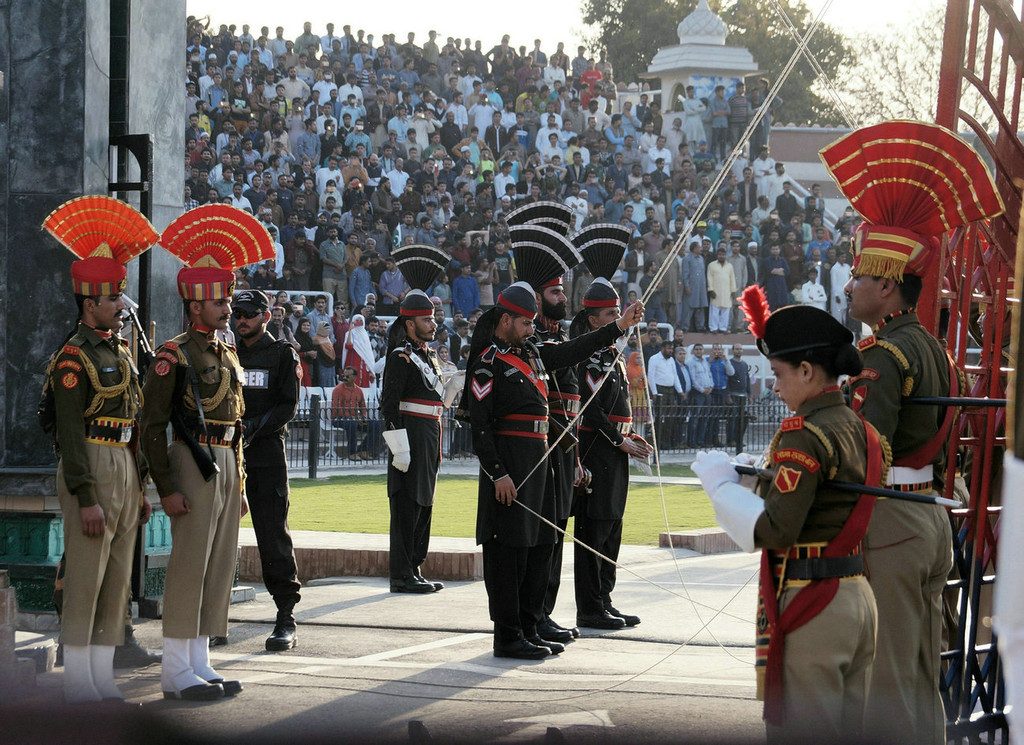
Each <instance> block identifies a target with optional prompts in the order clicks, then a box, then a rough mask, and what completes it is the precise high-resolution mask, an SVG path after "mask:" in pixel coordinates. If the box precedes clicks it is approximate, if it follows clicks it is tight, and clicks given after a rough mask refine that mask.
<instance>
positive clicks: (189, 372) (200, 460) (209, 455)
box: [171, 347, 220, 481]
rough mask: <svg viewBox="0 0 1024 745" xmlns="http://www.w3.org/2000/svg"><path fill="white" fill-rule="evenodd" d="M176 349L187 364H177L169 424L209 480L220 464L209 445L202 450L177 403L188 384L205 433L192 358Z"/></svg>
mask: <svg viewBox="0 0 1024 745" xmlns="http://www.w3.org/2000/svg"><path fill="white" fill-rule="evenodd" d="M178 350H179V351H180V352H181V353H182V355H184V357H185V361H186V362H187V363H188V365H187V366H186V367H185V370H184V371H182V369H181V366H180V365H179V366H178V371H177V378H175V381H174V401H175V405H174V406H172V407H171V426H172V427H173V428H174V434H176V435H177V436H178V439H179V440H181V441H182V442H184V443H185V446H186V447H187V448H188V451H189V452H190V453H191V454H192V460H194V461H195V462H196V467H197V468H198V469H199V473H200V474H201V475H202V477H203V480H204V481H210V480H211V479H213V477H214V476H216V475H217V474H218V473H220V466H218V465H217V463H216V461H214V459H213V452H212V451H211V450H210V447H209V445H207V448H206V450H203V448H202V447H201V446H200V445H199V442H198V441H197V440H196V438H195V437H193V436H192V432H191V431H190V429H189V427H188V423H187V422H186V421H185V406H184V403H178V402H181V401H182V399H183V397H184V394H185V386H186V385H188V386H189V387H190V388H191V390H192V395H193V396H194V397H195V399H196V409H197V410H198V411H199V428H200V430H202V432H203V434H206V414H205V412H203V399H202V396H200V394H199V381H198V380H197V379H196V371H195V368H194V367H193V366H192V360H191V359H190V358H189V356H188V352H186V351H185V350H184V349H182V348H181V347H178Z"/></svg>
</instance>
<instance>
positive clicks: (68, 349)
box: [60, 344, 82, 355]
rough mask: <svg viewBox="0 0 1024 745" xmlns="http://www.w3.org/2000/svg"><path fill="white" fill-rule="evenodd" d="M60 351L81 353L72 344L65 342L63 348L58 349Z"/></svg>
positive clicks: (62, 352) (74, 353) (63, 352)
mask: <svg viewBox="0 0 1024 745" xmlns="http://www.w3.org/2000/svg"><path fill="white" fill-rule="evenodd" d="M60 353H61V354H73V355H79V354H81V353H82V350H81V349H79V348H78V347H76V346H75V345H74V344H65V345H64V348H63V349H61V350H60Z"/></svg>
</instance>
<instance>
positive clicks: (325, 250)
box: [320, 225, 358, 303]
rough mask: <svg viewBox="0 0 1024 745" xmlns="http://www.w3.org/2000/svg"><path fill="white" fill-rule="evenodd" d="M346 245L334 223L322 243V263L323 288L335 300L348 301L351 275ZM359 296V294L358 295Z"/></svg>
mask: <svg viewBox="0 0 1024 745" xmlns="http://www.w3.org/2000/svg"><path fill="white" fill-rule="evenodd" d="M345 261H346V251H345V245H344V244H343V243H342V242H341V241H339V240H338V229H337V228H336V227H334V226H333V225H332V226H330V227H328V228H327V240H325V241H324V242H323V243H321V244H320V263H321V264H322V265H323V288H324V292H329V293H330V294H331V295H332V296H333V297H334V299H335V301H339V300H340V301H341V302H342V303H348V302H349V300H350V297H352V296H350V294H349V277H348V271H347V270H346V269H345ZM356 297H358V296H356Z"/></svg>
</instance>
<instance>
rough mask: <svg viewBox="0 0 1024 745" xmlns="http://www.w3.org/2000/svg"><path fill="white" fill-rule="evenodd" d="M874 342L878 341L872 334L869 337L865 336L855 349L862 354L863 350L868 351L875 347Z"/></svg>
mask: <svg viewBox="0 0 1024 745" xmlns="http://www.w3.org/2000/svg"><path fill="white" fill-rule="evenodd" d="M876 341H878V340H877V339H876V338H875V335H874V334H872V335H871V336H865V337H864V338H863V339H861V340H860V341H859V342H857V349H859V350H860V351H862V352H863V351H864V350H865V349H870V348H871V347H873V346H875V342H876Z"/></svg>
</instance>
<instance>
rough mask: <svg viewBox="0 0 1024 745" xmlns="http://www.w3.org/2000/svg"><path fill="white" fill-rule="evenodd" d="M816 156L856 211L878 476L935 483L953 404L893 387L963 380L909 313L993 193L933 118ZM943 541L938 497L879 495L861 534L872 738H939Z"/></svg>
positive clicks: (862, 381) (957, 385)
mask: <svg viewBox="0 0 1024 745" xmlns="http://www.w3.org/2000/svg"><path fill="white" fill-rule="evenodd" d="M822 159H823V160H824V161H825V164H826V166H827V167H828V168H829V169H830V171H831V173H832V176H833V178H834V179H835V180H836V182H837V183H838V184H839V185H840V189H842V190H843V192H844V194H846V196H847V197H849V199H850V201H851V204H852V205H853V206H854V207H855V208H856V209H858V210H859V211H860V213H861V215H862V216H863V217H864V220H865V222H864V223H863V224H862V225H861V227H860V228H859V229H858V232H857V235H856V240H855V257H854V263H853V268H852V277H851V279H850V281H849V282H847V284H846V286H845V288H844V290H845V292H846V295H847V297H848V298H849V300H850V306H849V313H850V316H851V317H852V318H855V319H856V320H858V321H861V322H862V323H865V324H867V325H869V326H871V327H872V331H873V333H872V335H871V336H868V337H867V338H865V339H862V340H861V341H860V343H859V344H858V346H859V347H860V349H861V352H862V353H863V355H864V370H863V371H862V372H861V373H860V374H859V375H857V376H855V377H853V378H851V379H850V381H849V392H850V404H851V406H852V407H853V410H854V411H856V412H858V413H859V414H860V415H861V416H863V417H864V418H865V419H866V420H867V421H868V422H871V424H873V425H874V426H875V427H876V428H877V429H878V431H879V432H880V433H881V434H882V436H883V437H885V438H886V439H887V440H888V441H889V442H890V443H891V445H892V455H893V467H892V469H890V471H889V475H888V479H887V486H889V487H890V488H893V489H897V490H899V491H906V492H921V493H926V494H927V493H936V494H937V493H938V492H939V491H941V490H942V488H943V483H944V477H945V465H946V447H947V442H948V439H949V434H950V430H951V428H952V425H953V423H954V419H955V412H954V410H953V409H952V408H950V407H937V406H922V405H915V404H909V403H907V401H906V399H907V398H917V397H932V396H958V395H960V392H961V390H962V388H963V381H961V380H960V373H959V371H958V370H956V368H955V367H954V366H953V364H952V362H951V360H950V359H949V357H948V356H947V355H946V351H945V350H944V349H943V347H942V345H941V344H940V343H939V342H938V340H936V339H935V337H934V336H932V335H931V334H930V333H929V332H928V331H927V330H926V329H925V328H924V326H922V325H921V322H920V321H919V320H918V317H917V312H916V306H917V302H918V298H919V296H920V294H921V290H922V287H923V283H922V277H924V276H925V275H926V274H927V271H928V268H929V266H930V264H931V263H932V260H933V259H934V258H936V257H937V256H938V253H939V246H940V239H939V235H940V234H941V233H942V232H945V231H946V230H950V229H953V228H956V227H958V226H960V225H963V224H965V223H966V222H967V221H969V220H977V219H981V218H984V217H987V216H993V215H997V214H999V212H1001V211H1002V204H1001V202H1000V199H999V197H998V195H997V193H996V192H995V187H994V184H993V183H992V179H991V176H990V175H989V173H988V170H987V169H986V167H985V165H984V163H983V162H982V161H981V159H980V158H979V157H978V155H977V153H975V152H974V151H973V150H972V149H971V148H970V147H969V146H968V145H967V144H966V143H965V142H963V141H962V140H960V139H959V138H958V137H956V136H955V135H953V134H952V133H950V132H948V131H946V130H944V129H942V128H940V127H937V126H933V125H925V124H920V123H915V122H886V123H883V124H879V125H876V126H874V127H868V128H866V129H864V130H858V131H856V132H854V133H852V134H851V135H849V136H847V137H846V138H843V139H842V140H840V141H838V142H837V143H835V144H833V145H831V146H829V148H827V149H826V150H825V151H823V153H822ZM908 164H909V165H908ZM908 168H911V169H912V171H911V172H909V173H908V171H907V169H908ZM961 175H962V176H961ZM952 548H953V544H952V534H951V528H950V522H949V516H948V515H947V513H946V512H945V509H944V508H942V507H940V506H927V505H922V504H913V503H910V502H904V501H899V500H893V499H880V500H879V501H878V504H877V506H876V507H875V511H874V514H873V516H872V518H871V524H870V527H869V528H868V533H867V537H866V538H865V539H864V558H865V563H866V566H867V574H868V577H869V579H870V581H871V588H872V589H873V590H874V593H875V598H876V601H877V604H878V648H877V654H876V657H875V666H874V671H873V673H872V679H871V692H870V695H869V699H868V723H867V729H866V732H867V736H868V738H869V739H870V741H872V742H897V741H899V742H913V743H933V744H935V745H938V744H939V743H944V742H945V739H946V738H945V721H946V716H945V712H944V710H943V706H942V700H941V699H940V697H939V677H940V654H941V645H942V591H943V588H944V587H945V584H946V579H947V578H948V576H949V572H950V569H951V568H952Z"/></svg>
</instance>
